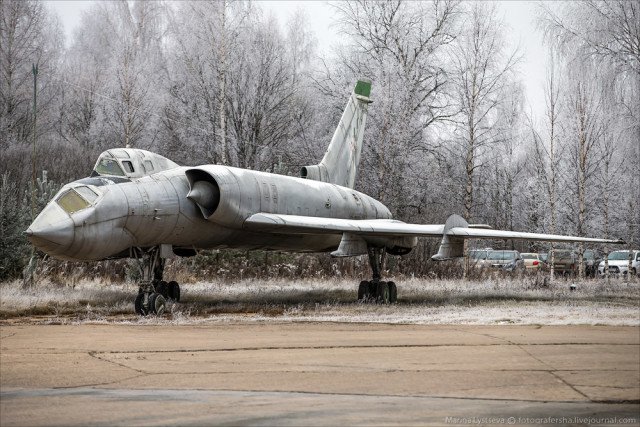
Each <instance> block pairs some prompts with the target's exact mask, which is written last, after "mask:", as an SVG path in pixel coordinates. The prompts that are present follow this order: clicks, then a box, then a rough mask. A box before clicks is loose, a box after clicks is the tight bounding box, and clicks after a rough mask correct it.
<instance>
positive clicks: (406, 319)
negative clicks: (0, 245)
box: [0, 277, 640, 326]
mask: <svg viewBox="0 0 640 427" xmlns="http://www.w3.org/2000/svg"><path fill="white" fill-rule="evenodd" d="M397 283H398V285H399V300H398V303H397V304H393V305H389V306H383V305H377V304H370V303H358V302H355V301H354V300H355V293H356V288H357V283H356V282H355V281H354V280H348V279H336V280H333V281H332V280H299V281H292V280H278V279H270V280H259V279H253V280H243V281H239V282H234V283H222V282H215V281H214V282H207V283H202V282H199V283H193V284H183V285H182V296H183V298H182V301H181V302H180V303H175V304H169V307H168V313H166V314H165V315H163V316H162V317H160V318H156V317H149V318H138V317H137V316H135V315H134V314H133V298H134V295H135V293H136V292H137V287H136V286H135V285H134V284H108V283H99V282H82V283H79V284H76V285H74V286H58V285H54V284H47V283H41V284H39V285H37V286H36V287H34V288H31V289H23V288H22V287H21V283H20V282H7V283H3V284H0V321H2V322H3V323H7V322H10V323H14V322H38V323H75V322H97V323H107V322H108V323H112V322H114V323H118V322H126V323H140V324H154V323H173V324H175V323H177V324H181V323H185V324H187V323H188V324H195V323H211V322H274V321H276V322H304V321H307V322H380V323H413V324H485V325H487V324H543V325H567V324H588V325H636V326H637V325H640V283H639V281H638V280H636V281H635V282H633V283H628V282H625V281H622V280H617V279H616V280H611V282H610V283H609V284H607V283H606V282H605V281H604V280H585V281H565V280H559V281H557V282H554V283H553V284H551V285H550V286H549V287H541V286H539V285H540V281H536V280H535V279H534V278H532V277H525V278H517V279H516V278H494V279H486V280H475V281H464V280H457V279H448V280H436V279H401V280H397ZM571 284H575V287H576V289H575V290H574V291H571V290H570V285H571Z"/></svg>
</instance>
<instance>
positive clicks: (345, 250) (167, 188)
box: [25, 80, 622, 315]
mask: <svg viewBox="0 0 640 427" xmlns="http://www.w3.org/2000/svg"><path fill="white" fill-rule="evenodd" d="M370 91H371V82H369V81H366V80H360V81H358V82H357V84H356V86H355V89H354V91H353V93H352V94H351V95H350V97H349V100H348V102H347V106H346V108H345V110H344V113H343V114H342V118H341V120H340V122H339V123H338V127H337V129H336V131H335V133H334V135H333V138H332V139H331V143H330V144H329V148H328V149H327V151H326V153H325V155H324V157H323V159H322V161H321V162H320V163H319V164H316V165H311V166H306V167H303V168H302V170H301V177H299V178H298V177H292V176H284V175H278V174H273V173H266V172H259V171H254V170H247V169H239V168H235V167H230V166H224V165H202V166H196V167H185V166H179V165H177V164H176V163H174V162H172V161H171V160H169V159H167V158H165V157H163V156H160V155H158V154H155V153H151V152H149V151H145V150H139V149H133V148H114V149H111V150H107V151H105V152H104V153H102V154H101V155H100V157H99V158H98V161H97V162H96V165H95V167H94V169H93V172H92V173H91V176H89V177H88V178H83V179H80V180H78V181H74V182H72V183H70V184H67V185H65V186H64V187H62V189H61V190H60V191H59V192H58V194H57V195H56V196H55V197H54V198H53V199H52V200H51V201H50V202H49V204H48V205H47V206H46V207H45V208H44V209H43V211H42V212H41V213H40V214H39V215H38V217H37V218H36V219H35V220H34V221H33V223H32V224H31V225H30V226H29V228H28V229H27V231H26V232H25V233H26V235H27V237H28V239H29V240H30V241H31V243H32V244H33V245H34V246H35V247H37V248H38V249H40V250H42V251H43V252H46V253H47V254H49V255H51V256H53V257H55V258H59V259H64V260H72V261H97V260H104V259H113V258H122V257H132V258H139V259H142V260H143V261H144V262H143V263H141V264H142V266H143V267H142V270H143V271H142V281H141V282H140V286H139V292H138V295H137V297H136V298H135V311H136V312H137V313H138V314H141V315H146V314H150V313H153V314H161V313H162V312H163V311H164V309H165V302H166V299H167V298H172V299H174V300H179V299H180V287H179V285H178V284H177V283H176V282H175V281H172V282H169V283H167V282H165V281H164V280H163V268H164V263H165V259H166V258H169V257H172V256H174V255H178V256H191V255H194V254H195V253H196V251H197V250H201V249H214V248H218V249H225V248H241V249H262V250H276V251H298V252H330V253H331V255H333V256H336V257H348V256H358V255H368V257H369V262H370V265H371V269H372V273H373V274H372V280H368V281H362V282H361V283H360V286H359V288H358V298H359V299H361V300H362V299H373V298H375V299H377V300H378V301H381V302H384V303H389V302H395V301H396V298H397V287H396V284H395V283H393V282H386V281H383V280H382V278H381V275H380V265H381V260H382V256H383V254H384V253H385V252H386V253H389V254H392V255H406V254H408V253H409V252H410V251H411V250H412V248H414V247H415V246H416V244H417V238H418V237H439V238H441V239H442V243H441V245H440V248H439V251H438V253H437V254H436V255H434V256H433V259H436V260H443V259H451V258H457V257H462V256H463V243H464V240H465V239H472V238H476V239H524V240H544V241H552V242H595V243H622V242H621V241H614V240H605V239H593V238H583V237H572V236H559V235H549V234H536V233H522V232H514V231H502V230H493V229H489V228H488V227H487V226H474V225H469V224H468V223H467V222H466V221H465V220H464V219H463V218H461V217H460V216H457V215H452V216H450V217H449V218H448V219H447V221H446V222H445V223H444V224H431V225H427V224H407V223H404V222H402V221H398V220H394V219H393V218H392V215H391V212H390V211H389V209H387V207H386V206H384V205H383V204H382V203H380V202H379V201H377V200H375V199H373V198H372V197H369V196H367V195H366V194H363V193H361V192H359V191H356V190H354V183H355V180H356V173H357V169H358V164H359V161H360V153H361V149H362V140H363V134H364V126H365V121H366V118H367V109H368V106H369V103H370V102H371V101H370V99H369V95H370Z"/></svg>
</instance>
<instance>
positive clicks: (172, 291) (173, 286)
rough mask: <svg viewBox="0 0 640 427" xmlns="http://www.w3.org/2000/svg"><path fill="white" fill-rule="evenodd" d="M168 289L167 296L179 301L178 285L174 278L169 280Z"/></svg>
mask: <svg viewBox="0 0 640 427" xmlns="http://www.w3.org/2000/svg"><path fill="white" fill-rule="evenodd" d="M168 287H169V291H168V293H167V295H168V298H169V299H172V300H174V301H175V302H180V285H178V282H176V281H175V280H172V281H170V282H169V285H168Z"/></svg>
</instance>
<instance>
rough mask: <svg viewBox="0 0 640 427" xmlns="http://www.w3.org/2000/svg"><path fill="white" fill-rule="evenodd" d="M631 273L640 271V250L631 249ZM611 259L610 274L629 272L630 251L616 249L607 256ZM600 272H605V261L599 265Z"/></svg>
mask: <svg viewBox="0 0 640 427" xmlns="http://www.w3.org/2000/svg"><path fill="white" fill-rule="evenodd" d="M631 254H632V255H633V259H632V261H631V274H639V273H640V251H638V250H635V251H631ZM607 258H608V260H609V274H627V272H628V271H629V251H614V252H611V253H610V254H609V256H608V257H607ZM598 274H604V261H602V262H601V263H600V265H598Z"/></svg>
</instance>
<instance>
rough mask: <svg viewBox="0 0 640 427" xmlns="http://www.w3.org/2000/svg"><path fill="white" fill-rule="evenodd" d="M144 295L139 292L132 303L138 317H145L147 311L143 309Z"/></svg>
mask: <svg viewBox="0 0 640 427" xmlns="http://www.w3.org/2000/svg"><path fill="white" fill-rule="evenodd" d="M143 302H144V293H142V292H139V293H138V296H137V297H136V300H135V301H134V307H135V310H136V314H139V315H140V316H146V315H147V314H148V313H147V309H146V308H144V304H143Z"/></svg>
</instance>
